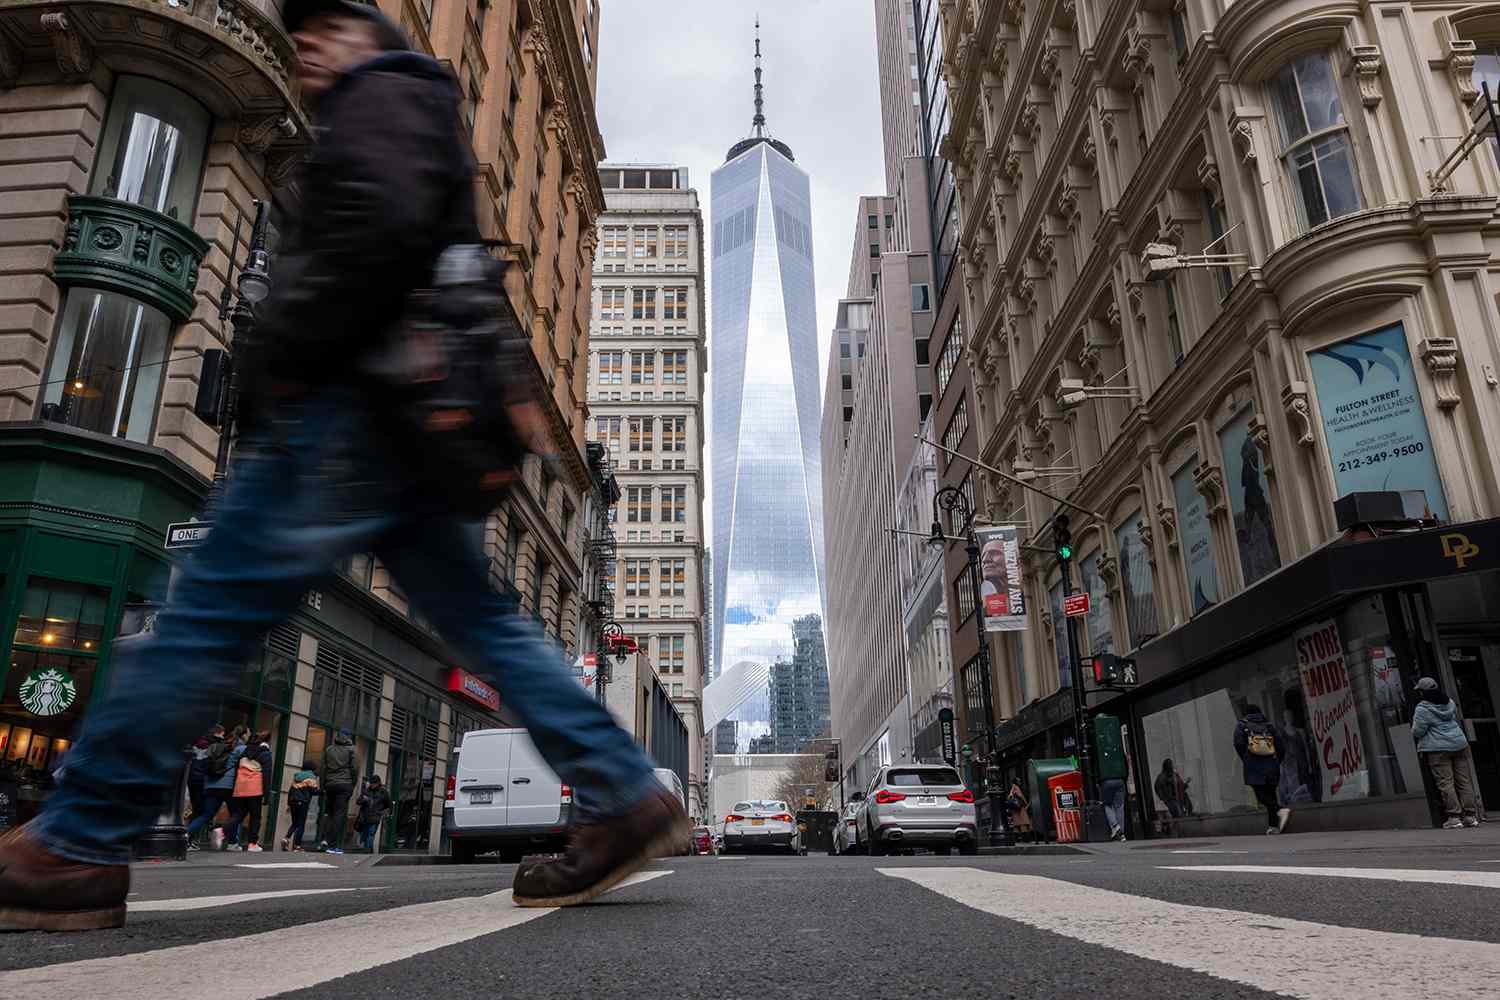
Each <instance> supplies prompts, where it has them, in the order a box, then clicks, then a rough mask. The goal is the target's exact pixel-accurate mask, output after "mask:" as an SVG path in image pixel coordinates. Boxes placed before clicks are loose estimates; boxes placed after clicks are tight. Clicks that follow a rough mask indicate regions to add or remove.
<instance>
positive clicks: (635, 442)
mask: <svg viewBox="0 0 1500 1000" xmlns="http://www.w3.org/2000/svg"><path fill="white" fill-rule="evenodd" d="M655 433H656V418H655V417H631V418H630V450H631V451H637V452H639V451H655V450H656V444H655V442H654V441H653V437H654V436H655Z"/></svg>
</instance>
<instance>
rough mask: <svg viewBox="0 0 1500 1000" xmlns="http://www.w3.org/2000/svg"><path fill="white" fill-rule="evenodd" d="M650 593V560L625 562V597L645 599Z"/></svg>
mask: <svg viewBox="0 0 1500 1000" xmlns="http://www.w3.org/2000/svg"><path fill="white" fill-rule="evenodd" d="M650 591H651V560H649V559H626V560H625V596H626V597H646V596H649V594H650Z"/></svg>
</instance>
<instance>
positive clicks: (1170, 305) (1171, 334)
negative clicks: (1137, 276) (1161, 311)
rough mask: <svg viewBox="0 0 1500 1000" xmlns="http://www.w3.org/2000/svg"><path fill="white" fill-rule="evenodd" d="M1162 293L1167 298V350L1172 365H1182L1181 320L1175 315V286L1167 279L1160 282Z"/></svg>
mask: <svg viewBox="0 0 1500 1000" xmlns="http://www.w3.org/2000/svg"><path fill="white" fill-rule="evenodd" d="M1161 287H1162V291H1163V292H1164V293H1165V294H1166V297H1167V349H1168V350H1169V351H1171V352H1172V364H1174V365H1180V364H1182V319H1181V317H1180V316H1178V314H1177V292H1176V285H1175V283H1174V282H1173V281H1172V279H1170V278H1168V279H1167V280H1166V281H1164V282H1162V285H1161Z"/></svg>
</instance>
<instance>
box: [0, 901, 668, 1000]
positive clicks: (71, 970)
mask: <svg viewBox="0 0 1500 1000" xmlns="http://www.w3.org/2000/svg"><path fill="white" fill-rule="evenodd" d="M670 874H672V872H671V871H647V872H638V873H636V874H635V875H632V876H631V877H630V878H628V879H626V880H624V881H623V882H621V883H620V884H619V885H618V886H616V887H615V889H614V890H611V891H617V890H619V889H623V888H626V887H627V886H631V885H638V884H640V883H642V882H648V881H650V880H651V879H655V878H661V877H662V876H663V875H670ZM510 894H511V892H510V890H509V889H505V890H503V891H501V892H492V893H490V894H489V895H486V896H468V897H465V898H463V899H449V900H443V901H441V902H436V903H417V904H414V905H411V906H402V907H397V908H396V909H393V910H377V911H375V912H373V913H357V914H354V915H352V916H347V917H337V918H335V919H332V920H324V921H321V922H319V923H315V924H299V925H296V926H292V927H283V928H279V929H277V930H273V931H263V932H261V933H259V934H248V935H244V936H242V937H235V938H227V939H223V940H218V941H205V942H201V943H199V944H189V945H179V946H177V947H175V948H162V949H159V950H157V951H146V952H136V953H134V954H129V955H118V956H115V957H112V958H93V959H85V960H83V961H80V962H65V963H62V964H60V965H48V966H43V967H41V968H35V969H22V970H19V971H16V972H7V973H5V974H4V975H3V976H0V985H3V993H4V995H5V996H6V997H7V998H15V1000H33V998H34V1000H75V998H76V1000H98V998H99V997H109V998H110V1000H159V998H160V997H164V996H165V997H187V996H196V995H198V994H200V993H202V992H203V982H204V978H203V977H204V971H205V970H212V974H213V978H214V981H215V982H225V983H234V984H235V987H234V995H235V996H236V997H245V998H259V997H271V996H275V995H276V994H278V993H289V992H291V991H292V990H303V989H308V988H309V987H313V986H317V985H318V984H320V983H325V982H328V981H329V980H330V979H337V978H339V977H340V976H348V975H352V974H354V973H356V972H364V971H366V970H368V969H373V968H376V967H377V966H381V965H387V964H389V963H391V962H399V961H403V960H405V959H408V958H413V957H415V956H417V955H421V954H424V953H425V952H429V951H434V950H436V949H438V948H446V947H448V946H449V945H455V944H462V943H463V942H465V941H471V940H473V939H474V938H478V937H483V936H485V935H486V934H493V933H495V932H496V931H502V930H506V929H507V928H510V927H517V926H519V925H521V924H524V923H528V922H530V921H532V920H536V919H538V918H539V917H544V916H546V915H547V914H549V913H554V912H556V911H555V910H546V909H523V908H521V907H518V906H514V905H512V904H511V900H510ZM393 927H399V928H400V929H401V931H400V933H399V934H394V933H392V930H391V929H392V928H393ZM268 957H270V958H272V960H271V961H267V958H268Z"/></svg>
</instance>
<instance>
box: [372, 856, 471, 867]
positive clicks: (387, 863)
mask: <svg viewBox="0 0 1500 1000" xmlns="http://www.w3.org/2000/svg"><path fill="white" fill-rule="evenodd" d="M453 863H454V861H453V856H452V855H450V854H382V855H381V856H380V857H378V858H376V859H375V860H374V861H373V862H371V863H370V867H371V868H385V867H392V868H417V867H425V866H427V865H451V864H453Z"/></svg>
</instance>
